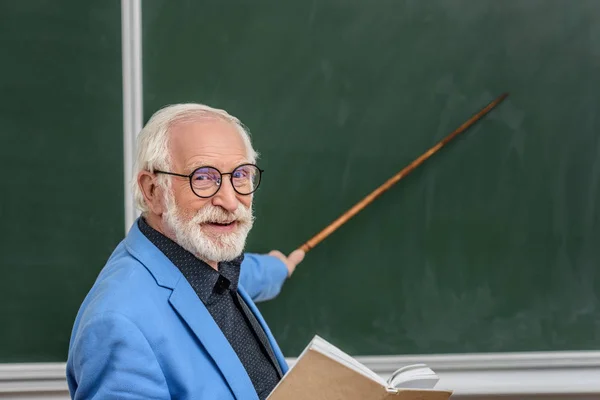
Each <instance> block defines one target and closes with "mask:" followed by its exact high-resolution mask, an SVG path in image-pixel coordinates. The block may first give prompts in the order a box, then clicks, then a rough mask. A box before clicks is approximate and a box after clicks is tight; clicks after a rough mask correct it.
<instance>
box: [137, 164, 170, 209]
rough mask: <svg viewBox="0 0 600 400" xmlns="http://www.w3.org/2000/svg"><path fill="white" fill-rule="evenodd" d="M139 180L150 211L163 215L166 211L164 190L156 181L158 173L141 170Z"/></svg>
mask: <svg viewBox="0 0 600 400" xmlns="http://www.w3.org/2000/svg"><path fill="white" fill-rule="evenodd" d="M137 181H138V185H139V187H140V190H141V191H142V194H143V196H144V201H145V202H146V206H147V207H148V209H149V210H150V212H151V213H153V214H156V215H162V213H163V212H164V205H163V192H162V189H161V188H160V187H159V186H158V184H157V182H156V175H154V174H152V173H150V172H148V171H140V173H139V174H138V177H137Z"/></svg>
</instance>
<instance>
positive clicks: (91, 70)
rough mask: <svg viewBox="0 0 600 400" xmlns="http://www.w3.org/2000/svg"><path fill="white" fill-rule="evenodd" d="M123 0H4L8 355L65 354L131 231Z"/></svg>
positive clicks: (0, 252)
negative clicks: (81, 312) (89, 299)
mask: <svg viewBox="0 0 600 400" xmlns="http://www.w3.org/2000/svg"><path fill="white" fill-rule="evenodd" d="M120 24H121V16H120V4H119V2H118V1H107V2H105V1H90V2H88V1H73V0H68V1H61V2H47V1H30V0H27V1H2V2H0V43H1V44H2V45H1V48H2V53H1V54H2V56H1V57H0V59H1V62H0V93H2V96H1V97H0V127H1V128H0V143H1V144H0V171H1V172H2V189H0V193H1V195H0V319H1V321H2V322H0V362H28V361H65V360H66V358H67V348H68V343H69V336H70V333H71V327H72V326H73V321H74V319H75V315H76V313H77V309H78V307H79V305H80V303H81V301H82V300H83V297H84V296H85V294H86V292H87V291H88V290H89V288H90V286H91V285H92V283H93V280H94V279H95V277H96V275H97V274H98V271H99V270H100V268H102V266H103V264H104V262H105V261H106V259H107V258H108V256H109V255H110V253H111V252H112V250H113V248H114V246H115V245H116V244H117V242H118V241H119V240H120V239H121V238H122V236H123V220H124V215H123V173H122V169H123V147H122V142H123V139H122V138H123V133H122V132H123V129H122V111H121V110H122V101H121V93H122V92H121V28H120Z"/></svg>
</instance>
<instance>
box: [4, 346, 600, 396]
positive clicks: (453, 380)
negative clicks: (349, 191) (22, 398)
mask: <svg viewBox="0 0 600 400" xmlns="http://www.w3.org/2000/svg"><path fill="white" fill-rule="evenodd" d="M356 359H357V360H358V361H360V362H362V363H363V364H365V365H366V366H367V367H369V368H370V369H372V370H373V371H374V372H376V373H378V374H379V375H381V376H382V377H384V378H387V376H388V375H389V374H390V373H391V372H393V371H394V370H396V369H397V368H399V367H401V366H403V365H407V364H413V363H418V362H423V363H426V364H427V365H429V366H430V367H432V368H433V369H434V370H435V371H436V372H437V373H438V374H439V376H440V382H439V384H438V387H439V388H444V389H450V390H453V391H454V396H453V397H452V398H459V397H463V396H464V397H468V396H503V395H505V396H543V395H570V396H580V395H593V398H600V351H589V352H588V351H582V352H544V353H504V354H457V355H420V356H419V355H416V356H377V357H373V356H370V357H356ZM294 362H295V359H293V358H289V359H288V363H289V364H290V366H291V365H293V364H294ZM7 393H20V394H26V393H30V394H34V393H40V394H41V393H43V394H44V398H46V397H45V396H46V394H49V395H53V396H56V395H64V394H67V384H66V380H65V364H64V363H49V364H41V363H40V364H0V397H3V396H2V395H3V394H7ZM40 398H42V397H41V396H40ZM65 398H68V397H65Z"/></svg>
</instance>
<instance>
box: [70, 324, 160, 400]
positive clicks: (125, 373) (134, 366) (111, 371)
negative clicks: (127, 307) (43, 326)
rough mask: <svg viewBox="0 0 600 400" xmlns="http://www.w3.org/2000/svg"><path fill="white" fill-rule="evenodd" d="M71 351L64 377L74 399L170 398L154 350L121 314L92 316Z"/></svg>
mask: <svg viewBox="0 0 600 400" xmlns="http://www.w3.org/2000/svg"><path fill="white" fill-rule="evenodd" d="M71 353H72V355H71V357H70V360H69V362H68V363H67V380H68V383H69V391H70V392H71V398H72V399H74V400H88V399H140V400H141V399H170V398H171V396H170V394H169V390H168V387H167V383H166V379H165V377H164V374H163V372H162V370H161V368H160V365H159V363H158V361H157V359H156V357H155V355H154V351H153V350H152V348H151V347H150V344H149V343H148V341H147V340H146V338H145V336H144V335H143V334H142V332H141V331H140V330H139V329H138V327H137V326H136V325H135V324H134V323H132V322H131V321H130V320H129V319H128V318H127V317H126V316H124V315H121V314H118V313H103V314H101V315H98V316H94V317H92V318H91V319H90V320H89V321H88V322H87V323H86V324H85V325H84V326H82V327H81V330H80V331H79V332H78V333H77V336H76V338H75V341H74V344H73V346H72V350H71Z"/></svg>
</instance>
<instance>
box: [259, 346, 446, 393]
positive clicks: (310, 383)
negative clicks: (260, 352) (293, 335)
mask: <svg viewBox="0 0 600 400" xmlns="http://www.w3.org/2000/svg"><path fill="white" fill-rule="evenodd" d="M438 381H439V377H438V376H437V375H436V374H435V372H433V371H432V370H431V369H430V368H429V367H427V366H426V365H425V364H415V365H408V366H404V367H402V368H399V369H398V370H396V371H395V372H394V373H392V375H391V376H390V377H389V378H388V379H387V380H385V379H383V378H382V377H380V376H379V375H377V374H376V373H375V372H373V371H371V370H370V369H369V368H367V367H366V366H365V365H363V364H361V363H360V362H358V361H357V360H355V359H354V358H352V357H351V356H349V355H348V354H346V353H344V352H343V351H342V350H340V349H338V348H337V347H335V346H334V345H332V344H331V343H329V342H327V341H326V340H324V339H323V338H321V337H319V336H315V337H314V338H313V339H312V341H311V342H310V343H309V344H308V346H307V347H306V348H305V349H304V351H303V352H302V354H300V356H299V357H298V359H297V361H296V363H295V364H294V365H293V366H292V368H290V370H289V371H288V373H287V374H286V375H285V376H284V377H283V379H282V380H281V381H280V382H279V384H278V385H277V386H276V387H275V389H274V390H273V392H272V393H271V394H270V395H269V397H268V400H283V399H285V400H299V399H310V400H334V399H335V400H338V399H339V400H354V399H356V400H370V399H374V400H375V399H377V400H384V399H397V400H417V399H418V400H446V399H448V398H449V397H450V396H451V395H452V392H450V391H446V390H435V389H434V387H435V385H436V384H437V382H438Z"/></svg>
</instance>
